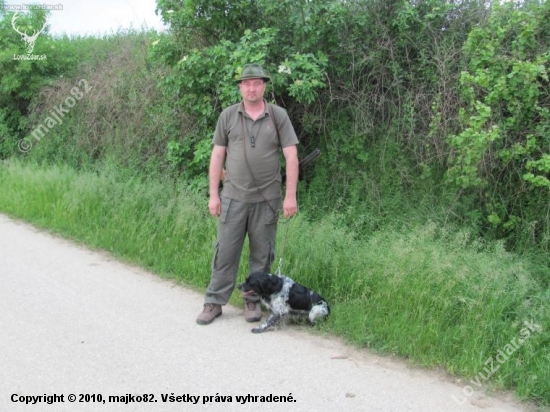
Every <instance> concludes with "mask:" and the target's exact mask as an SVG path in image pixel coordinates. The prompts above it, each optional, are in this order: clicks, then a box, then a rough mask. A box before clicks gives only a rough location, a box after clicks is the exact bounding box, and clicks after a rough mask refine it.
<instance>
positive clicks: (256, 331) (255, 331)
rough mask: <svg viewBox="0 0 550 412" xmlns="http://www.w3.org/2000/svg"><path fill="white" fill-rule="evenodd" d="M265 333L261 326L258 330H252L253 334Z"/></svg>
mask: <svg viewBox="0 0 550 412" xmlns="http://www.w3.org/2000/svg"><path fill="white" fill-rule="evenodd" d="M263 331H264V329H263V328H262V327H260V326H258V327H257V328H254V329H251V332H252V333H262V332H263Z"/></svg>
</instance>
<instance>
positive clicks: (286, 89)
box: [151, 12, 328, 180]
mask: <svg viewBox="0 0 550 412" xmlns="http://www.w3.org/2000/svg"><path fill="white" fill-rule="evenodd" d="M174 14H176V13H175V12H174V13H171V14H170V16H173V15H174ZM171 18H176V17H171ZM277 38H278V30H277V29H268V28H261V29H258V30H257V31H251V30H248V29H247V30H245V31H244V33H243V35H242V37H240V38H239V39H238V41H231V40H227V39H222V40H220V41H219V42H218V43H217V44H215V45H213V46H209V47H203V48H200V49H197V48H193V49H190V50H188V51H186V54H185V55H183V56H182V57H181V58H180V59H179V61H178V62H177V63H176V64H175V66H174V67H173V70H172V71H171V72H170V73H169V75H167V76H166V77H165V78H164V79H163V81H162V82H161V85H162V89H163V91H164V95H165V96H166V97H170V98H173V99H176V102H175V103H176V105H177V107H178V108H179V109H181V110H182V111H185V112H186V113H187V114H189V115H191V116H192V117H193V119H194V128H193V129H192V130H190V132H189V133H188V134H186V135H183V136H181V141H174V142H172V143H171V146H170V151H169V156H170V160H169V162H170V163H171V164H172V165H173V166H174V167H177V168H178V169H179V170H181V171H182V172H183V173H184V177H185V178H186V179H188V180H194V179H201V176H204V173H205V170H206V169H207V165H208V161H209V156H208V155H207V153H206V152H207V151H209V148H210V142H211V139H212V135H213V133H214V129H215V126H216V121H217V118H218V116H219V113H220V111H221V110H222V109H223V108H225V107H227V106H229V105H231V104H234V103H238V102H239V101H240V99H241V97H240V93H239V89H238V86H237V83H236V79H237V78H238V76H239V74H240V72H241V71H242V69H243V67H244V66H245V65H246V64H248V63H250V62H255V63H259V64H262V65H263V66H264V69H266V70H267V71H268V73H270V76H271V78H272V82H271V83H270V89H269V90H268V92H267V93H271V94H272V95H273V96H274V97H275V99H276V98H277V97H278V96H281V95H289V96H291V97H293V98H294V99H295V101H296V102H298V103H300V104H305V105H307V104H310V103H312V102H313V101H314V100H315V97H316V95H317V92H318V90H320V89H322V88H324V87H325V86H326V84H325V81H324V77H325V67H326V65H327V63H328V61H327V58H326V56H324V55H323V53H321V52H319V53H317V54H312V53H307V54H301V53H299V52H296V53H294V54H293V55H291V56H290V57H288V58H286V59H285V60H283V61H281V62H278V61H273V57H272V56H273V55H276V54H277V51H278V49H279V47H280V46H279V42H278V40H277ZM166 42H168V43H166ZM169 45H170V40H169V39H168V38H165V37H160V38H159V39H158V41H155V42H154V43H153V45H152V49H151V58H152V59H155V60H156V59H159V60H162V59H164V58H166V56H168V59H170V56H172V54H171V53H168V54H166V53H167V50H166V49H167V48H168V47H169Z"/></svg>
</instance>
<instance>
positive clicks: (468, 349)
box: [0, 162, 550, 404]
mask: <svg viewBox="0 0 550 412" xmlns="http://www.w3.org/2000/svg"><path fill="white" fill-rule="evenodd" d="M0 211H2V212H4V213H7V214H8V215H11V216H14V217H18V218H21V219H24V220H26V221H29V222H31V223H33V224H35V225H37V226H39V227H42V228H47V229H49V230H51V231H54V232H56V233H60V234H61V235H63V236H66V237H69V238H72V239H75V240H77V241H79V242H82V243H84V244H86V245H88V246H91V247H93V248H100V249H104V250H107V251H109V252H111V253H112V254H113V255H115V256H117V257H119V258H121V259H123V260H125V261H129V262H132V263H136V264H139V265H141V266H144V267H146V268H148V269H150V270H152V271H154V272H156V273H157V274H159V275H161V276H164V277H170V278H175V279H178V280H179V281H181V282H183V283H185V284H186V285H189V286H192V287H195V288H198V289H199V290H201V291H203V290H204V288H205V287H206V285H207V284H208V281H209V276H210V261H211V257H212V245H213V242H214V238H215V231H216V222H215V220H214V219H212V218H211V217H210V216H209V215H208V212H207V199H206V198H202V197H200V196H197V195H196V194H192V193H190V192H188V191H186V190H185V189H184V188H183V187H182V186H179V185H175V184H174V183H173V182H159V181H152V180H146V179H144V178H137V177H133V176H131V175H124V174H122V173H120V172H117V171H102V172H98V173H88V172H76V171H74V170H72V169H69V168H63V167H41V166H37V165H30V164H27V165H22V164H20V163H17V162H4V163H3V164H2V167H1V169H0ZM340 222H341V219H340V218H339V216H338V214H337V213H335V214H332V215H329V216H326V218H324V219H323V220H322V221H315V222H311V221H310V220H309V219H308V215H307V211H303V212H301V213H300V215H298V216H297V217H295V218H294V219H292V220H290V221H289V222H286V223H282V224H281V225H280V229H279V234H278V242H279V245H280V246H282V245H283V242H284V245H285V248H284V261H283V272H284V273H285V274H288V275H289V276H291V277H293V278H295V279H296V280H297V281H299V282H300V283H304V284H306V285H308V286H311V287H312V288H314V289H316V290H318V291H319V292H320V293H321V294H322V295H323V296H325V297H326V298H327V299H328V300H329V301H330V303H331V308H332V314H331V316H330V317H329V319H328V320H327V321H326V322H325V323H324V324H323V325H320V326H319V327H318V329H320V330H321V331H323V332H326V333H331V334H335V335H338V336H342V337H343V338H345V339H346V340H347V341H349V342H351V343H353V344H356V345H358V346H360V347H369V348H371V349H373V350H376V351H379V352H382V353H387V354H394V355H398V356H401V357H404V358H407V359H409V360H410V362H412V363H414V364H417V365H422V366H426V367H443V368H445V369H446V370H447V371H449V372H450V373H452V374H456V375H460V376H464V377H468V378H473V377H475V376H477V375H478V373H479V372H483V370H484V367H486V364H485V362H486V361H487V359H489V358H490V357H493V358H494V357H495V356H496V355H497V354H498V350H503V349H504V348H505V347H506V345H507V344H509V343H510V342H511V341H512V340H513V339H517V338H519V337H520V331H521V329H522V328H523V327H524V325H523V323H524V321H532V322H535V323H536V324H539V325H540V326H541V331H540V332H537V333H532V334H531V335H530V336H529V338H528V339H525V342H524V344H523V345H521V346H520V347H519V349H517V351H515V352H514V353H513V355H511V356H510V357H509V359H508V360H507V361H506V362H504V363H503V364H502V365H500V368H499V370H498V371H497V372H496V373H495V374H494V375H493V376H492V377H491V378H490V379H489V380H488V381H487V382H485V381H483V384H484V388H487V387H488V386H485V385H490V386H491V387H492V388H503V389H513V390H515V391H516V393H517V394H518V396H520V397H521V398H525V399H529V400H534V401H537V402H540V403H541V404H550V354H549V352H548V347H549V346H550V332H549V331H550V316H549V315H550V310H549V309H550V291H548V290H544V289H543V287H542V286H541V284H540V283H539V282H538V281H537V279H540V278H541V277H542V278H543V277H545V276H546V277H547V276H549V274H548V269H547V268H541V267H538V266H536V265H535V264H534V263H532V262H531V261H529V260H528V259H527V258H522V257H519V256H515V255H513V254H510V253H508V252H507V251H506V250H505V249H504V247H503V246H502V245H501V244H499V243H493V244H485V243H483V242H481V241H479V240H478V239H476V238H475V237H474V236H472V235H471V234H470V233H468V232H467V231H460V230H454V229H452V228H445V227H441V226H440V225H436V224H435V223H431V222H427V223H426V224H424V225H416V226H413V225H410V226H403V227H402V228H397V229H396V228H395V227H394V228H387V229H385V230H381V231H378V232H376V233H372V234H371V235H370V236H369V237H368V238H367V239H366V240H358V237H356V236H354V233H350V232H349V230H347V229H345V228H344V227H343V225H342V224H340ZM245 253H246V250H245ZM246 261H247V259H246V254H245V255H243V259H242V262H241V268H240V272H239V278H240V279H242V278H244V276H245V275H246V272H247V264H246ZM273 269H274V270H275V268H273ZM535 274H536V276H535ZM231 302H232V303H234V304H239V299H238V296H237V294H236V293H235V294H234V295H233V298H232V301H231Z"/></svg>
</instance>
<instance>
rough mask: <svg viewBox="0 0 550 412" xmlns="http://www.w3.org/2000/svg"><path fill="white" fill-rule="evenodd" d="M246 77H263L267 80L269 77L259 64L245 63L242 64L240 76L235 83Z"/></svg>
mask: <svg viewBox="0 0 550 412" xmlns="http://www.w3.org/2000/svg"><path fill="white" fill-rule="evenodd" d="M248 79H263V80H264V81H266V82H268V81H270V80H271V78H270V77H269V76H268V75H266V74H265V72H264V69H262V66H260V65H259V64H247V65H246V66H244V69H243V71H242V72H241V76H240V77H239V78H238V79H237V83H240V82H242V81H243V80H248Z"/></svg>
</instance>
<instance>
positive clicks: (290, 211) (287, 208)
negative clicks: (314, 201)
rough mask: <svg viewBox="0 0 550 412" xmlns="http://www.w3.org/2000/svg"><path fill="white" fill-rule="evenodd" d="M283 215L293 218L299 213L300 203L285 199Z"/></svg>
mask: <svg viewBox="0 0 550 412" xmlns="http://www.w3.org/2000/svg"><path fill="white" fill-rule="evenodd" d="M283 213H284V217H286V218H288V217H292V216H294V215H295V214H296V213H298V202H297V201H296V199H289V198H285V200H284V202H283Z"/></svg>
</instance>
